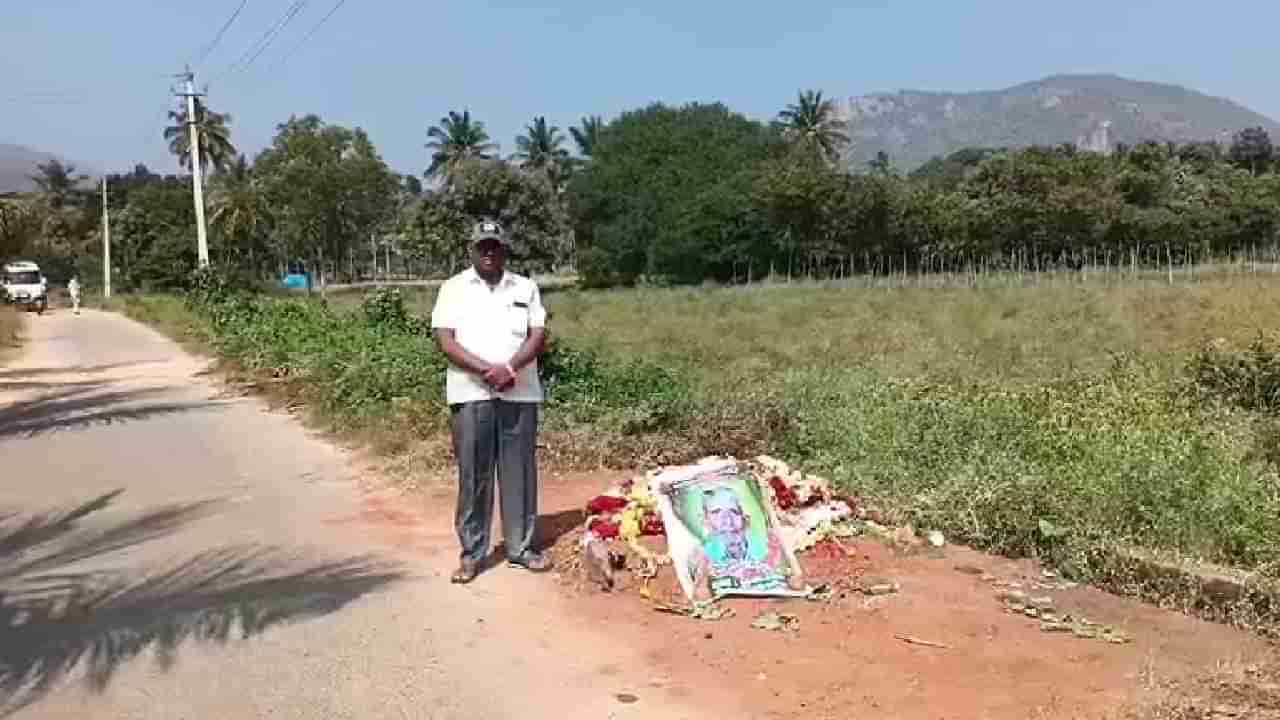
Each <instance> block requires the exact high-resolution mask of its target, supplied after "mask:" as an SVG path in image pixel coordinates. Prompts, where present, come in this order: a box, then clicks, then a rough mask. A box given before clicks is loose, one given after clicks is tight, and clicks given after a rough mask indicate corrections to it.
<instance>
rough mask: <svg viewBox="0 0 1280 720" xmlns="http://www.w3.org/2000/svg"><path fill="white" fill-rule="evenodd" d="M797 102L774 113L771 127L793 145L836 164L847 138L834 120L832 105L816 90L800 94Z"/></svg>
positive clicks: (833, 106)
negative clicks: (804, 148)
mask: <svg viewBox="0 0 1280 720" xmlns="http://www.w3.org/2000/svg"><path fill="white" fill-rule="evenodd" d="M797 100H798V102H796V103H793V104H789V105H787V108H786V109H785V110H783V111H782V112H779V113H778V119H777V120H776V121H775V122H774V125H775V126H776V127H778V128H780V129H781V130H782V132H783V135H784V136H786V137H787V138H789V139H791V140H792V141H793V142H796V143H799V144H801V145H803V146H807V147H809V148H810V149H812V150H814V151H816V152H818V153H819V154H821V156H822V157H824V158H826V160H827V161H828V162H831V163H836V162H838V161H839V160H840V155H841V153H842V152H843V151H844V148H845V147H846V146H847V145H848V144H849V136H848V135H847V134H846V133H845V131H844V122H843V121H841V120H840V118H839V117H838V116H837V113H836V104H835V102H834V101H833V100H831V99H830V98H826V99H824V98H823V97H822V91H820V90H816V91H815V90H803V91H801V92H800V94H799V97H798V98H797Z"/></svg>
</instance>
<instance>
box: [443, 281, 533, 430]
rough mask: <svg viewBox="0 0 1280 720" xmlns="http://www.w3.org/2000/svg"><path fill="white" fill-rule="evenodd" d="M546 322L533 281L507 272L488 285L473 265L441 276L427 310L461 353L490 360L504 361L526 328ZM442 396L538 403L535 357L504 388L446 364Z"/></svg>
mask: <svg viewBox="0 0 1280 720" xmlns="http://www.w3.org/2000/svg"><path fill="white" fill-rule="evenodd" d="M546 322H547V311H546V309H545V308H543V307H542V295H541V293H539V292H538V285H537V284H536V283H534V282H533V281H532V280H530V279H529V278H527V277H524V276H522V275H516V274H515V273H511V272H507V273H503V275H502V280H501V281H499V282H498V284H497V285H496V286H494V287H493V288H490V287H489V285H488V283H486V282H485V281H484V279H483V278H481V277H480V275H479V274H478V273H476V271H475V268H468V269H466V270H463V271H462V272H460V273H458V274H457V275H454V276H453V277H451V278H449V279H448V280H446V281H445V282H444V284H443V285H441V286H440V293H439V294H438V295H437V296H436V304H435V308H433V309H432V311H431V327H432V328H436V329H440V328H448V329H451V330H453V333H454V337H455V338H456V339H457V341H458V343H459V344H460V345H462V347H463V348H464V349H466V351H467V352H469V353H471V354H472V355H475V356H476V357H478V358H480V359H481V360H484V361H485V362H487V363H492V364H495V365H500V364H502V363H505V362H507V361H509V360H510V359H511V356H512V355H514V354H515V353H516V351H517V350H519V349H520V346H521V345H522V344H524V341H525V339H526V338H528V337H529V329H530V328H540V327H545V326H546ZM445 398H446V400H447V401H448V403H449V404H450V405H454V404H457V403H465V402H475V401H478V400H492V399H494V398H500V399H503V400H508V401H510V402H542V383H541V382H540V381H539V380H538V362H537V360H534V361H532V362H530V363H529V364H528V365H525V366H524V367H522V368H520V370H518V371H517V372H516V382H515V385H514V386H512V387H511V388H510V389H509V390H507V391H505V392H497V391H495V390H492V389H490V388H489V386H488V385H487V384H486V383H485V382H484V379H483V378H480V377H478V376H476V375H473V374H471V373H469V372H467V371H466V370H463V369H461V368H458V367H455V366H454V365H453V363H449V369H448V371H446V373H445Z"/></svg>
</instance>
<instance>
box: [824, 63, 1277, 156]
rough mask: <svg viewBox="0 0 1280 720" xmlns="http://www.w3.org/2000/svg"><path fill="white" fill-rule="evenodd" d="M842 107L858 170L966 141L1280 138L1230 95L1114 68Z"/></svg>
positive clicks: (1097, 146)
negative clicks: (1261, 131)
mask: <svg viewBox="0 0 1280 720" xmlns="http://www.w3.org/2000/svg"><path fill="white" fill-rule="evenodd" d="M841 112H842V113H844V114H845V116H846V119H847V120H848V123H849V137H850V139H851V140H852V141H853V147H852V148H851V150H850V162H851V163H852V166H853V167H855V168H856V167H865V166H866V163H867V162H868V161H870V160H871V159H873V158H874V157H875V156H876V153H877V152H880V151H884V152H886V153H888V154H889V158H890V160H891V161H892V162H893V164H894V165H895V166H896V167H898V168H899V169H903V170H911V169H914V168H916V167H918V166H919V165H921V164H923V163H924V162H926V161H927V160H929V158H931V157H933V156H935V155H947V154H950V153H952V152H954V151H956V150H959V149H961V148H965V147H1025V146H1027V145H1058V144H1061V143H1065V142H1071V143H1076V144H1077V145H1079V146H1080V147H1082V148H1088V149H1092V150H1098V151H1101V152H1107V151H1110V150H1111V149H1112V148H1114V147H1115V145H1116V143H1129V144H1134V143H1138V142H1141V141H1143V140H1153V139H1154V140H1175V141H1179V142H1182V141H1188V140H1221V141H1225V142H1230V140H1231V136H1232V135H1233V134H1235V132H1236V131H1238V130H1240V129H1242V128H1245V127H1254V126H1259V125H1260V126H1262V127H1264V128H1266V129H1267V130H1268V131H1269V132H1270V133H1271V134H1272V135H1273V136H1275V137H1276V138H1277V139H1280V124H1277V123H1276V121H1274V120H1272V119H1270V118H1268V117H1265V116H1263V115H1260V114H1258V113H1256V112H1253V111H1252V110H1249V109H1248V108H1245V107H1243V106H1241V105H1238V104H1236V103H1234V102H1231V101H1230V100H1225V99H1222V98H1215V97H1210V96H1208V95H1202V94H1200V93H1198V92H1195V91H1194V90H1188V89H1186V88H1183V87H1179V86H1177V85H1163V84H1159V83H1150V82H1139V81H1135V80H1127V79H1125V78H1121V77H1116V76H1113V75H1058V76H1054V77H1049V78H1045V79H1043V80H1038V81H1035V82H1030V83H1025V84H1022V85H1017V86H1015V87H1011V88H1008V89H1005V90H994V91H982V92H970V93H941V92H915V91H908V90H904V91H901V92H899V93H896V94H887V93H881V94H874V95H865V96H862V97H855V98H849V99H848V100H847V101H845V102H843V103H841Z"/></svg>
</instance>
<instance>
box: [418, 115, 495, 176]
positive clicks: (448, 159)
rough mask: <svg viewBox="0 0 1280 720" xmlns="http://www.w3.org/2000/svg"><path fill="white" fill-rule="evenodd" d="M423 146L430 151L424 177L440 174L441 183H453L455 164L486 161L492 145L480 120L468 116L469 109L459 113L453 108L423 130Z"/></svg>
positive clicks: (491, 150) (491, 152)
mask: <svg viewBox="0 0 1280 720" xmlns="http://www.w3.org/2000/svg"><path fill="white" fill-rule="evenodd" d="M427 137H429V138H431V140H430V141H429V142H428V143H427V149H428V150H430V151H431V165H430V167H428V168H427V171H426V173H424V175H425V176H426V177H428V178H436V177H440V178H443V179H444V183H445V185H450V184H452V182H453V176H454V174H455V173H456V172H457V170H458V167H459V166H460V165H462V164H463V163H465V162H466V161H468V160H488V159H490V158H492V157H493V151H494V150H496V149H497V148H496V146H495V145H494V144H493V143H491V142H489V133H487V132H485V129H484V123H482V122H480V121H479V120H472V119H471V111H470V110H463V111H462V112H461V113H458V112H455V111H453V110H450V111H449V114H448V115H447V116H445V117H442V118H440V124H439V125H432V126H431V128H430V129H428V130H427Z"/></svg>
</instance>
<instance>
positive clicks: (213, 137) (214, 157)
mask: <svg viewBox="0 0 1280 720" xmlns="http://www.w3.org/2000/svg"><path fill="white" fill-rule="evenodd" d="M195 106H196V123H195V124H196V133H197V135H198V137H199V138H200V167H201V169H202V170H205V171H209V170H212V171H213V172H221V171H223V170H225V169H226V167H227V164H228V163H230V162H231V161H232V159H233V158H235V156H236V148H235V146H234V145H232V144H231V128H230V127H228V126H229V125H230V124H231V116H230V115H228V114H227V113H216V112H213V111H211V110H209V109H208V108H206V107H205V105H204V103H203V102H201V101H200V98H196V101H195ZM169 119H170V120H172V121H173V124H172V125H170V126H169V127H167V128H165V129H164V139H165V140H167V141H169V152H171V153H173V154H174V155H177V156H178V165H179V166H180V167H183V168H186V167H190V165H191V132H190V130H188V128H187V122H188V118H187V111H186V110H170V111H169Z"/></svg>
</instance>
